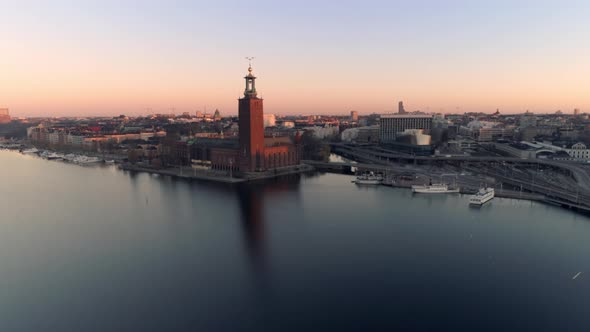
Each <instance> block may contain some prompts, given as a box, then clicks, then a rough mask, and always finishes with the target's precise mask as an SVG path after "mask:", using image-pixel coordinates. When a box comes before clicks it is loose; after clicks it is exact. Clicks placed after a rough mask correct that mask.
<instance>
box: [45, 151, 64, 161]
mask: <svg viewBox="0 0 590 332" xmlns="http://www.w3.org/2000/svg"><path fill="white" fill-rule="evenodd" d="M45 158H47V160H59V159H62V158H63V155H61V154H59V153H55V152H51V153H49V154H47V155H46V156H45Z"/></svg>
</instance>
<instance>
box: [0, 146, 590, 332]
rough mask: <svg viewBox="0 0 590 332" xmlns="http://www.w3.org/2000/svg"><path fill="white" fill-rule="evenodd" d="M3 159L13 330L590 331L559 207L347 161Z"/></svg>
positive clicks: (579, 246) (586, 248) (585, 272)
mask: <svg viewBox="0 0 590 332" xmlns="http://www.w3.org/2000/svg"><path fill="white" fill-rule="evenodd" d="M0 170H1V172H0V184H1V186H0V209H1V210H0V211H1V216H2V217H1V221H0V330H2V331H263V330H268V331H328V330H338V331H343V330H363V331H367V330H404V331H408V330H421V331H423V330H437V331H441V330H453V331H457V330H469V331H476V330H477V331H481V330H491V331H498V330H503V331H508V330H512V331H525V330H536V331H540V330H549V331H557V330H559V331H563V330H577V331H581V330H588V329H589V328H590V309H589V308H590V282H589V281H590V219H589V218H587V217H585V216H583V215H580V214H576V213H573V212H571V211H568V210H565V209H561V208H557V207H552V206H547V205H543V204H538V203H531V202H527V201H518V200H510V199H498V198H496V199H494V200H493V201H492V202H491V203H489V204H487V205H486V206H484V207H482V208H481V209H473V208H469V207H468V205H467V197H464V196H463V197H462V196H459V195H443V196H412V194H411V193H410V192H409V191H408V190H404V189H394V188H388V187H358V186H356V185H354V184H352V183H351V182H350V181H351V180H352V177H351V176H346V175H336V174H323V175H309V176H301V177H299V176H294V177H290V178H284V179H280V180H276V181H270V182H268V183H263V184H256V185H243V186H236V185H219V184H211V183H204V182H187V181H183V180H175V179H172V178H168V177H161V176H156V175H148V174H133V173H127V172H123V171H119V170H117V169H116V167H80V166H75V165H69V164H65V163H61V162H55V161H45V160H42V159H39V158H35V157H31V156H23V155H20V154H18V153H14V152H0ZM578 272H582V274H581V275H580V276H578V277H577V278H576V279H572V278H573V277H574V276H575V275H576V274H577V273H578Z"/></svg>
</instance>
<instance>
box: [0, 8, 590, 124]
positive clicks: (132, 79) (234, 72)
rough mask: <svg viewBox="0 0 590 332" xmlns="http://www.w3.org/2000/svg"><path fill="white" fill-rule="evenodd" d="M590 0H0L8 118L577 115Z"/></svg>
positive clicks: (588, 61) (589, 96) (585, 104)
mask: <svg viewBox="0 0 590 332" xmlns="http://www.w3.org/2000/svg"><path fill="white" fill-rule="evenodd" d="M589 18H590V1H587V0H585V1H568V0H562V1H544V0H536V1H519V0H512V1H504V0H495V1H477V0H470V1H467V0H465V1H455V0H444V1H443V0H436V1H434V0H430V1H427V0H412V1H408V0H404V1H397V0H389V1H373V0H363V1H358V0H356V1H348V0H338V1H321V0H316V1H308V0H299V1H279V0H275V1H266V0H257V1H225V0H215V1H211V0H208V1H199V0H194V1H170V0H169V1H150V0H143V1H133V0H128V1H125V0H119V1H109V0H103V1H85V0H77V1H62V0H52V1H45V0H43V1H29V0H19V1H12V0H0V108H2V107H8V108H10V112H11V115H13V116H74V115H82V116H88V115H118V114H127V115H141V114H148V113H171V112H173V113H177V114H180V113H182V112H192V113H194V112H195V111H197V110H199V111H204V110H207V111H208V112H213V111H214V110H215V109H219V110H220V112H221V114H222V115H230V114H237V99H238V98H239V97H240V96H241V95H242V93H243V89H244V82H243V77H244V76H245V74H247V68H248V62H247V60H245V59H244V58H245V57H247V56H253V57H255V59H254V61H253V68H254V74H255V75H256V76H257V77H258V80H257V83H256V86H257V90H258V92H259V96H260V97H262V98H264V99H265V101H264V103H265V104H264V106H265V113H274V114H346V113H348V112H350V111H351V110H356V111H358V112H359V113H360V114H369V113H388V112H393V111H396V110H397V102H398V101H400V100H403V101H404V104H405V106H406V110H409V111H413V110H422V111H427V112H443V113H463V112H469V111H475V112H490V113H491V112H495V110H496V109H499V110H500V112H502V113H520V112H524V111H525V110H531V111H532V112H536V113H546V112H555V111H556V110H562V111H563V112H564V113H568V112H569V113H571V112H573V109H574V108H579V109H581V110H582V111H583V112H584V111H587V112H590V19H589Z"/></svg>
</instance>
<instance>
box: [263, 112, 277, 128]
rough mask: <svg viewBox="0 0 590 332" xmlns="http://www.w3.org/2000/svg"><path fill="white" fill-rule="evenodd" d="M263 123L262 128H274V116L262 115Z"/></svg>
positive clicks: (275, 120) (275, 123) (275, 121)
mask: <svg viewBox="0 0 590 332" xmlns="http://www.w3.org/2000/svg"><path fill="white" fill-rule="evenodd" d="M263 121H264V128H266V127H274V126H276V125H277V118H276V117H275V115H274V114H264V115H263Z"/></svg>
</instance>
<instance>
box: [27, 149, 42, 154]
mask: <svg viewBox="0 0 590 332" xmlns="http://www.w3.org/2000/svg"><path fill="white" fill-rule="evenodd" d="M23 153H24V154H36V153H39V150H38V149H37V148H32V149H27V150H24V151H23Z"/></svg>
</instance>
